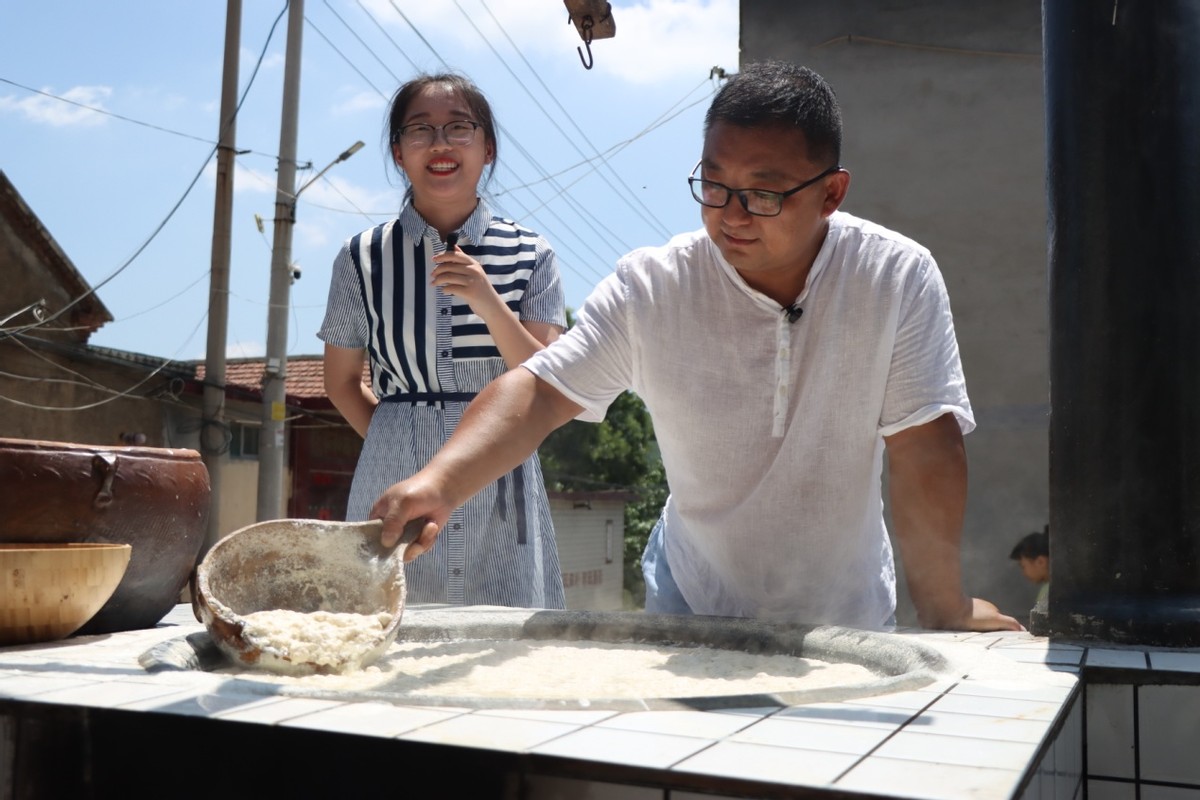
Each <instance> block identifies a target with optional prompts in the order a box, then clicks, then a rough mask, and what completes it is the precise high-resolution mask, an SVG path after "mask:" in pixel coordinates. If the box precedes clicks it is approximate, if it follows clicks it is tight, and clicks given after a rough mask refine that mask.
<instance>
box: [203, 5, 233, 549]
mask: <svg viewBox="0 0 1200 800" xmlns="http://www.w3.org/2000/svg"><path fill="white" fill-rule="evenodd" d="M241 39H242V0H227V2H226V4H225V64H224V67H223V71H222V80H221V116H220V122H219V124H220V128H219V130H218V133H217V191H216V200H215V202H214V208H213V235H212V267H211V270H210V273H209V288H208V349H207V352H206V356H205V361H204V411H203V416H202V417H201V427H200V455H201V457H202V458H203V460H204V466H205V467H207V468H208V482H209V487H210V492H209V512H208V532H207V534H206V535H205V537H204V543H203V545H201V548H200V554H199V556H198V557H197V563H199V560H200V559H203V558H204V555H205V554H206V553H207V552H208V550H209V548H210V547H212V546H213V545H214V544H216V543H217V540H218V539H220V538H221V534H222V531H221V466H222V464H223V463H224V461H225V453H226V451H227V450H228V447H229V436H228V428H227V426H226V425H225V421H224V417H225V347H226V339H227V330H228V327H229V257H230V251H231V243H230V230H231V228H232V225H233V164H234V157H235V156H236V155H237V152H236V150H235V147H236V143H237V89H238V53H239V48H240V47H241Z"/></svg>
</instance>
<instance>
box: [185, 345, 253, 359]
mask: <svg viewBox="0 0 1200 800" xmlns="http://www.w3.org/2000/svg"><path fill="white" fill-rule="evenodd" d="M266 354H267V346H266V345H265V344H263V343H262V342H232V343H229V344H227V345H226V346H225V357H226V358H262V357H263V356H264V355H266ZM201 358H203V356H201Z"/></svg>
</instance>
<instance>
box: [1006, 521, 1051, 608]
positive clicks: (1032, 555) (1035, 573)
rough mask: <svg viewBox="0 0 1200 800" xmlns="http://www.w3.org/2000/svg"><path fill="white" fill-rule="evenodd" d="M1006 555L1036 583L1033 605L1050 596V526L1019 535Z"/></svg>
mask: <svg viewBox="0 0 1200 800" xmlns="http://www.w3.org/2000/svg"><path fill="white" fill-rule="evenodd" d="M1008 557H1009V558H1011V559H1012V560H1013V561H1016V562H1017V563H1018V564H1019V565H1020V567H1021V574H1022V575H1024V576H1025V578H1026V580H1028V581H1029V582H1030V583H1033V584H1037V585H1038V586H1039V587H1040V588H1039V589H1038V594H1037V600H1036V601H1035V605H1041V604H1043V603H1044V602H1045V601H1046V599H1047V598H1048V597H1049V596H1050V526H1049V525H1047V526H1046V527H1045V529H1043V530H1041V531H1034V532H1033V533H1030V534H1027V535H1025V536H1022V537H1021V540H1020V541H1019V542H1017V543H1016V545H1015V546H1014V547H1013V549H1012V552H1011V553H1009V554H1008Z"/></svg>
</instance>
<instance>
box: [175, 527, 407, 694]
mask: <svg viewBox="0 0 1200 800" xmlns="http://www.w3.org/2000/svg"><path fill="white" fill-rule="evenodd" d="M382 525H383V523H382V522H381V521H380V520H370V521H368V522H327V521H324V520H314V519H281V520H268V521H266V522H258V523H255V524H253V525H249V526H247V527H245V528H241V529H239V530H237V531H234V532H233V533H231V534H229V535H228V536H226V537H224V538H223V539H221V540H220V541H218V542H217V543H216V544H215V545H213V547H212V549H210V550H209V551H208V553H207V554H206V555H205V556H204V560H203V561H201V562H200V565H199V566H198V567H197V569H196V583H195V586H196V591H195V592H194V593H193V606H194V611H195V612H196V616H197V617H198V618H199V619H200V621H201V622H203V623H204V626H205V627H206V628H207V629H208V633H209V635H210V636H211V637H212V639H213V642H214V643H215V644H216V645H217V647H218V648H220V649H221V650H222V651H223V652H224V653H225V654H226V655H228V656H229V657H230V658H232V659H233V660H234V662H235V663H236V664H238V665H239V666H254V667H258V668H263V669H268V670H271V671H274V672H282V673H286V674H293V675H296V674H311V673H314V672H320V673H328V672H338V671H341V669H342V668H344V667H346V666H347V664H348V663H349V662H348V661H347V662H346V663H338V662H337V660H336V659H337V656H336V654H334V660H333V661H326V660H322V662H321V663H313V662H304V661H296V660H294V659H292V658H291V657H290V656H289V655H288V654H287V653H283V652H279V651H277V650H275V649H273V648H270V647H264V646H262V645H261V643H259V642H258V641H257V640H255V639H252V638H249V637H247V636H245V635H243V634H244V629H245V627H246V624H247V623H246V620H245V619H244V616H245V615H247V614H252V613H254V612H258V611H274V610H281V609H282V610H287V611H296V612H300V613H305V614H308V613H312V612H316V611H326V612H331V613H350V614H364V615H371V614H381V613H387V614H390V615H391V619H390V621H388V623H387V625H386V626H385V627H384V628H383V629H382V630H381V631H380V633H379V636H378V640H377V641H376V642H375V643H374V644H373V645H372V646H371V647H370V648H369V650H368V651H367V652H366V654H365V655H362V654H361V653H358V654H355V655H354V657H353V658H354V664H353V666H363V665H366V664H368V663H370V662H371V661H373V660H375V659H376V658H378V657H379V656H380V655H382V654H383V653H384V651H386V650H387V649H388V647H389V646H390V645H391V643H392V642H393V641H394V640H395V638H396V633H397V631H398V630H399V627H400V618H401V616H402V615H403V613H404V596H405V585H404V551H405V549H406V548H407V546H408V544H409V543H410V542H412V541H413V540H415V539H416V537H417V536H418V535H419V534H420V532H421V528H422V527H423V525H424V521H423V520H414V521H412V522H410V523H409V524H408V525H407V526H405V529H404V533H403V535H402V536H401V538H400V543H399V544H398V545H397V546H395V547H393V548H385V547H383V545H382V544H380V533H381V531H382ZM347 658H349V657H347Z"/></svg>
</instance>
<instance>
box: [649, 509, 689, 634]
mask: <svg viewBox="0 0 1200 800" xmlns="http://www.w3.org/2000/svg"><path fill="white" fill-rule="evenodd" d="M642 576H643V577H644V578H645V579H646V611H647V612H648V613H651V614H694V613H695V612H694V611H692V608H691V606H689V605H688V603H687V601H686V600H684V599H683V594H682V593H680V591H679V586H678V585H676V583H675V577H674V576H673V575H671V565H670V564H668V563H667V553H666V548H665V546H664V543H663V517H659V518H658V522H656V523H655V524H654V530H652V531H650V539H649V541H647V542H646V549H645V551H643V552H642Z"/></svg>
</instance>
